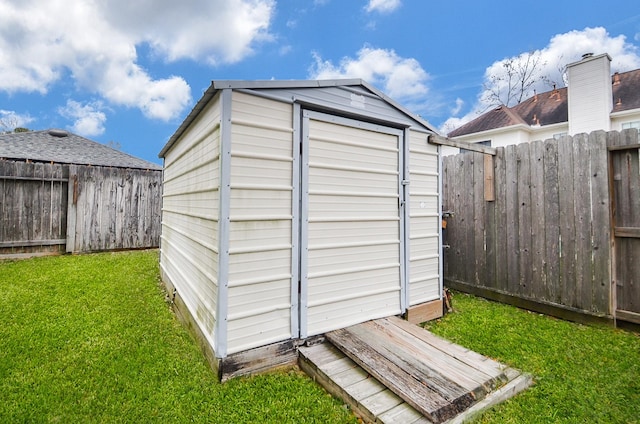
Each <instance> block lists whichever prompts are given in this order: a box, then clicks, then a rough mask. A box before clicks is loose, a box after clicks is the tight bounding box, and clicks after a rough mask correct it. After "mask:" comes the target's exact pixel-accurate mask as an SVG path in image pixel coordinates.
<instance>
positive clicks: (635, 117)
mask: <svg viewBox="0 0 640 424" xmlns="http://www.w3.org/2000/svg"><path fill="white" fill-rule="evenodd" d="M639 121H640V110H638V109H634V110H631V111H625V112H618V113H616V114H612V116H611V130H612V131H622V130H623V128H622V124H626V123H629V122H639Z"/></svg>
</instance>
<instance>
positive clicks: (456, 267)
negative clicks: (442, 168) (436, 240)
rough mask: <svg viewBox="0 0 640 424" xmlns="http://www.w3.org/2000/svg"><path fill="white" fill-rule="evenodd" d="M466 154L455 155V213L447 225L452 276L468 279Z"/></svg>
mask: <svg viewBox="0 0 640 424" xmlns="http://www.w3.org/2000/svg"><path fill="white" fill-rule="evenodd" d="M464 158H465V155H457V156H454V158H453V160H454V162H453V169H455V170H456V172H454V173H453V175H452V177H453V178H452V187H451V192H452V201H453V209H452V210H453V211H454V213H455V215H454V216H453V217H451V218H449V221H448V225H447V238H448V239H449V245H450V246H451V247H450V248H449V255H448V256H447V259H448V260H449V261H450V263H449V272H450V277H453V278H455V279H463V280H465V281H466V273H465V272H466V260H467V251H466V247H467V246H466V232H465V229H468V228H469V227H468V226H467V225H466V222H465V219H466V218H465V214H464V203H463V200H464V197H465V191H464V190H466V189H467V186H466V184H467V182H465V180H464V173H463V172H460V170H461V169H462V166H463V163H464Z"/></svg>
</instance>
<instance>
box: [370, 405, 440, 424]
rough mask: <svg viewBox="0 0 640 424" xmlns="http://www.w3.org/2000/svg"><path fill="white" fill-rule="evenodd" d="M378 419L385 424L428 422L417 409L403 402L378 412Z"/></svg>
mask: <svg viewBox="0 0 640 424" xmlns="http://www.w3.org/2000/svg"><path fill="white" fill-rule="evenodd" d="M379 420H380V421H381V422H383V423H385V424H395V423H397V424H418V423H428V422H429V421H428V420H426V418H425V417H424V416H422V415H421V414H420V413H419V412H418V411H416V410H415V409H413V408H412V407H411V406H409V405H408V404H407V403H404V402H403V403H401V404H400V405H398V406H396V407H395V408H392V409H390V410H388V411H387V412H385V413H383V414H380V416H379Z"/></svg>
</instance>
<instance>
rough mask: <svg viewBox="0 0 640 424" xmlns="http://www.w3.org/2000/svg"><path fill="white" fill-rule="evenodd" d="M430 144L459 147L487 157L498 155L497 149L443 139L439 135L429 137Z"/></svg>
mask: <svg viewBox="0 0 640 424" xmlns="http://www.w3.org/2000/svg"><path fill="white" fill-rule="evenodd" d="M429 143H431V144H439V145H441V146H449V147H457V148H460V149H465V150H471V151H474V152H480V153H484V154H485V155H491V156H495V155H496V148H495V147H489V146H483V145H481V144H476V143H467V142H465V141H456V140H452V139H450V138H447V137H443V136H441V135H437V134H430V135H429Z"/></svg>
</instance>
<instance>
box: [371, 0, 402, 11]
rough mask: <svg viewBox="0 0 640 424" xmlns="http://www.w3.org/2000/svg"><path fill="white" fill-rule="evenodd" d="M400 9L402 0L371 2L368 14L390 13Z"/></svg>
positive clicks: (377, 0)
mask: <svg viewBox="0 0 640 424" xmlns="http://www.w3.org/2000/svg"><path fill="white" fill-rule="evenodd" d="M398 7H400V0H369V3H368V4H367V6H366V7H365V10H366V11H367V12H379V13H390V12H393V11H394V10H396V9H397V8H398Z"/></svg>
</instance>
